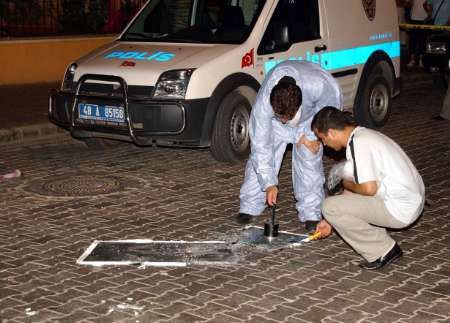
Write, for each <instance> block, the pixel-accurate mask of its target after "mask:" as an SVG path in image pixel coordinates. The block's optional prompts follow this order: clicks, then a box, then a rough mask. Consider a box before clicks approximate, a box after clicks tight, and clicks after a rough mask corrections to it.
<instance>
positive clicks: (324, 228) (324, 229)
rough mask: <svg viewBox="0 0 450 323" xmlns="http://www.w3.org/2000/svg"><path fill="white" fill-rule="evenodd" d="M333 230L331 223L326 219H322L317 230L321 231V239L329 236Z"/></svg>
mask: <svg viewBox="0 0 450 323" xmlns="http://www.w3.org/2000/svg"><path fill="white" fill-rule="evenodd" d="M332 230H333V228H332V227H331V225H330V224H329V223H328V222H327V221H325V220H321V221H320V222H319V223H318V224H317V226H316V232H320V238H319V239H323V238H326V237H328V236H329V235H330V234H331V231H332Z"/></svg>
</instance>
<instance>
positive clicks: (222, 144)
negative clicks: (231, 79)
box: [211, 91, 251, 163]
mask: <svg viewBox="0 0 450 323" xmlns="http://www.w3.org/2000/svg"><path fill="white" fill-rule="evenodd" d="M250 110H251V105H250V103H249V101H248V100H247V98H246V97H245V96H243V95H242V94H240V93H239V92H237V91H233V92H231V93H230V94H228V95H227V96H226V97H225V99H223V101H222V103H221V104H220V107H219V110H218V111H217V115H216V121H215V123H214V130H213V133H212V136H211V154H212V155H213V157H214V158H215V159H217V160H218V161H223V162H230V163H233V162H237V161H240V160H243V159H245V158H247V156H248V153H249V151H250V137H249V128H248V125H249V121H250Z"/></svg>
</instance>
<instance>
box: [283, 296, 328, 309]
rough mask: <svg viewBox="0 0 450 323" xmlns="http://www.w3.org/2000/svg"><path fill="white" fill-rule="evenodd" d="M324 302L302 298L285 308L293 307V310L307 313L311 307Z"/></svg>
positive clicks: (307, 297) (306, 297) (287, 304)
mask: <svg viewBox="0 0 450 323" xmlns="http://www.w3.org/2000/svg"><path fill="white" fill-rule="evenodd" d="M323 303H325V301H324V300H320V299H316V298H312V297H309V296H306V295H305V296H301V297H299V298H298V299H297V300H296V301H294V302H289V303H286V304H285V306H287V307H291V308H293V309H299V310H302V311H306V310H307V309H308V308H309V307H311V306H314V305H316V304H323Z"/></svg>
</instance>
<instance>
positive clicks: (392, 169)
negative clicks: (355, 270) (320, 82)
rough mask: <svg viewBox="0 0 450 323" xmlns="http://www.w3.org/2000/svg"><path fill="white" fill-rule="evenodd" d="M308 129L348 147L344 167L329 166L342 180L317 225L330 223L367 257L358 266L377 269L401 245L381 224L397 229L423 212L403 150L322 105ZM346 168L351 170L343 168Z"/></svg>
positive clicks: (421, 194) (325, 229)
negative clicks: (332, 167)
mask: <svg viewBox="0 0 450 323" xmlns="http://www.w3.org/2000/svg"><path fill="white" fill-rule="evenodd" d="M311 128H312V129H313V131H314V133H315V134H316V136H317V137H318V138H320V140H321V141H322V143H323V145H325V146H329V147H330V148H332V149H334V150H340V149H342V148H346V158H347V165H346V166H348V167H341V168H335V169H332V171H331V172H330V175H332V176H334V177H335V178H336V177H337V178H339V179H342V185H343V187H344V189H345V190H344V193H343V194H341V195H336V196H331V197H328V198H327V199H325V201H324V202H323V204H322V213H323V216H324V217H325V220H322V221H321V222H320V223H319V224H318V225H317V231H318V232H320V233H321V236H322V237H326V236H328V235H329V234H330V233H331V228H332V227H333V228H334V229H335V230H336V231H337V232H338V233H339V234H340V236H341V237H342V238H343V239H344V240H345V241H346V242H347V243H348V244H350V246H351V247H353V249H355V251H356V252H358V253H359V254H360V255H361V256H363V257H364V259H365V260H366V261H365V262H363V263H361V264H360V266H361V267H363V268H366V269H378V268H381V267H383V266H384V265H386V264H388V263H390V262H392V261H393V260H395V259H397V258H399V257H401V256H402V250H401V249H400V247H399V246H398V244H397V243H396V242H395V241H394V240H393V239H392V238H391V237H390V236H389V234H388V233H387V231H386V229H385V228H395V229H400V228H404V227H407V226H408V225H410V224H411V223H413V222H414V221H415V220H416V219H417V218H418V217H419V215H420V214H421V212H422V209H423V205H424V201H425V188H424V184H423V181H422V178H421V176H420V175H419V173H418V172H417V169H416V168H415V167H414V165H413V164H412V162H411V160H410V159H409V158H408V156H407V155H406V154H405V152H404V151H403V150H402V149H401V148H400V146H399V145H398V144H396V143H395V142H394V141H393V140H392V139H390V138H388V137H386V136H385V135H383V134H381V133H380V132H377V131H375V130H371V129H367V128H364V127H359V126H357V124H356V123H355V121H354V120H353V118H352V117H351V116H350V115H348V114H346V113H344V112H341V111H340V110H338V109H336V108H333V107H325V108H323V109H322V110H320V111H319V112H318V113H317V114H316V115H315V116H314V118H313V121H312V123H311ZM348 168H350V169H351V171H350V173H351V174H350V175H349V174H347V175H345V174H344V171H343V170H342V169H348Z"/></svg>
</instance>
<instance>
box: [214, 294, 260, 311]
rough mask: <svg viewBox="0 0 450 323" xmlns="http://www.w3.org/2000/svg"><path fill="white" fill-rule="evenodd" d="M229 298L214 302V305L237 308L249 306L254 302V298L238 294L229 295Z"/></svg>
mask: <svg viewBox="0 0 450 323" xmlns="http://www.w3.org/2000/svg"><path fill="white" fill-rule="evenodd" d="M230 296H231V297H228V298H225V299H218V300H215V301H214V303H217V304H220V305H225V306H228V307H229V308H232V309H233V308H238V307H239V306H241V305H244V304H249V303H250V302H251V301H254V300H255V299H256V298H255V297H250V296H248V295H244V294H241V293H239V292H236V293H232V294H230Z"/></svg>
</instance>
